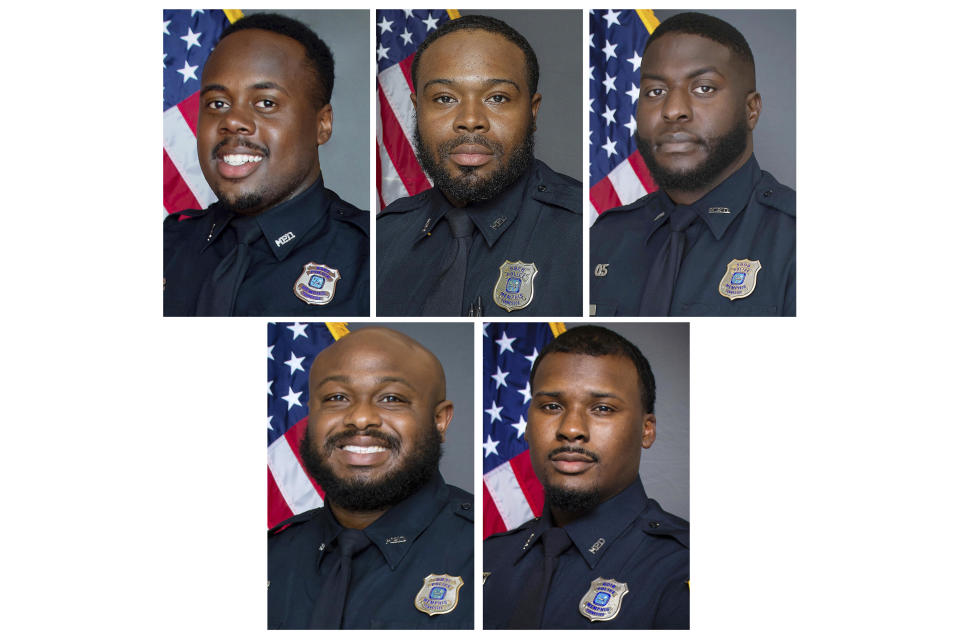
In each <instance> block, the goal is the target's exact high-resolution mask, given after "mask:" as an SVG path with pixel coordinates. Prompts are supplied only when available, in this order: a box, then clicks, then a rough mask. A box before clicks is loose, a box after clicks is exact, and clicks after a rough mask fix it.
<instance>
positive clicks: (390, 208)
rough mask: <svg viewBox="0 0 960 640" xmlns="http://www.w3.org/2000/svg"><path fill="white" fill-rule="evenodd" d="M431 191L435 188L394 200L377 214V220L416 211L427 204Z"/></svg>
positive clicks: (385, 219)
mask: <svg viewBox="0 0 960 640" xmlns="http://www.w3.org/2000/svg"><path fill="white" fill-rule="evenodd" d="M431 191H433V190H432V189H427V190H426V191H421V192H420V193H418V194H416V195H412V196H407V197H406V198H398V199H397V200H394V201H393V202H391V203H390V204H388V205H387V206H386V207H384V208H383V209H382V210H381V211H380V213H378V214H377V222H381V221H384V222H386V221H387V219H399V218H400V216H401V214H404V213H409V212H410V211H416V210H417V209H420V208H421V207H424V206H426V205H427V203H428V202H429V197H430V192H431Z"/></svg>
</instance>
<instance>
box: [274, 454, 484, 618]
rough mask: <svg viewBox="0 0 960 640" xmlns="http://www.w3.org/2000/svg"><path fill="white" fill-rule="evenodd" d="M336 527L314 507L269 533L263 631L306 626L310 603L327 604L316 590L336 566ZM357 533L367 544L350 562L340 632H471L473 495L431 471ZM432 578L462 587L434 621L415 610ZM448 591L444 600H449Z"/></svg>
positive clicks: (328, 514)
mask: <svg viewBox="0 0 960 640" xmlns="http://www.w3.org/2000/svg"><path fill="white" fill-rule="evenodd" d="M341 529H342V527H341V526H340V524H339V523H338V522H337V521H336V519H335V518H334V517H333V514H332V513H331V512H330V510H329V509H327V508H326V507H320V508H319V509H313V510H311V511H306V512H304V513H301V514H299V515H297V516H294V517H293V518H290V519H289V520H286V521H284V522H282V523H280V524H279V525H277V526H276V527H274V528H273V529H271V530H270V534H269V542H268V547H267V573H268V579H269V585H268V587H267V594H268V596H267V602H268V606H267V626H268V628H270V629H306V628H309V624H310V618H311V615H312V613H313V608H314V604H315V603H316V601H317V600H318V599H321V600H323V599H324V598H330V596H329V595H325V594H322V593H319V592H318V590H319V588H320V586H321V584H322V583H323V579H324V578H325V577H326V574H327V573H328V572H331V571H333V570H334V569H335V568H336V566H337V553H336V549H335V547H333V546H332V545H336V542H335V538H336V536H337V534H338V533H339V532H340V531H341ZM363 533H364V534H366V536H367V537H368V538H369V539H370V541H371V543H372V544H371V545H370V546H368V547H367V548H366V549H364V550H363V551H361V552H360V553H359V554H358V555H357V556H356V557H354V558H353V561H352V563H351V580H350V589H349V592H348V593H347V597H346V604H345V605H344V614H343V628H344V629H473V593H474V583H473V496H472V495H471V494H469V493H467V492H466V491H463V490H461V489H458V488H457V487H454V486H450V485H447V484H446V483H445V482H444V481H443V478H442V477H441V476H440V474H439V473H436V474H435V475H434V476H433V478H432V479H431V480H430V482H429V483H428V484H427V485H426V486H424V487H423V488H422V489H420V490H419V491H418V492H417V493H415V494H414V495H412V496H410V497H409V498H407V499H406V500H404V501H402V502H400V503H399V504H397V505H394V506H393V507H391V508H390V509H389V510H387V512H386V513H384V514H383V515H382V516H380V517H379V518H378V519H377V520H376V521H374V522H373V523H372V524H371V525H369V526H368V527H367V528H366V529H364V530H363ZM431 575H435V576H437V575H439V576H443V575H446V576H450V577H451V578H452V579H455V578H459V579H460V580H462V581H463V586H461V587H460V588H459V591H458V593H457V594H456V605H455V606H454V607H453V608H452V610H449V611H446V612H443V613H438V614H435V615H432V616H431V615H428V614H427V613H424V612H423V611H421V610H420V609H418V608H417V607H416V606H415V598H416V597H417V594H418V593H420V591H421V589H423V588H424V579H425V578H428V577H429V576H431ZM446 584H447V585H448V586H449V584H450V581H446ZM449 591H450V589H448V593H445V594H444V597H445V598H450V597H451V594H450V593H449ZM428 596H429V593H428ZM447 606H449V605H447Z"/></svg>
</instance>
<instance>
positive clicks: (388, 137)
mask: <svg viewBox="0 0 960 640" xmlns="http://www.w3.org/2000/svg"><path fill="white" fill-rule="evenodd" d="M377 96H378V97H379V99H380V121H381V123H382V127H381V129H382V131H383V146H384V147H385V148H386V150H387V155H388V156H390V160H391V161H392V162H393V166H394V167H396V169H397V173H398V174H400V180H402V181H403V186H404V187H406V189H407V193H409V194H410V195H411V196H414V195H416V194H418V193H420V192H421V191H426V190H427V189H429V188H430V182H429V181H428V180H427V177H426V176H425V175H424V174H423V170H422V169H421V168H420V163H419V162H417V156H416V154H414V152H413V148H412V147H411V146H410V143H409V142H408V141H407V137H406V136H405V135H404V134H403V129H402V128H401V127H400V122H399V121H398V120H397V116H396V114H394V113H393V109H391V108H390V103H389V102H388V101H387V96H386V95H384V93H383V88H382V87H381V86H380V85H379V84H378V85H377Z"/></svg>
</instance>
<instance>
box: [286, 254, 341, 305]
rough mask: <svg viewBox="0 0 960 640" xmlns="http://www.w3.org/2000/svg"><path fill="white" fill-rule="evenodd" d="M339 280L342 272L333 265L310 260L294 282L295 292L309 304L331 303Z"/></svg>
mask: <svg viewBox="0 0 960 640" xmlns="http://www.w3.org/2000/svg"><path fill="white" fill-rule="evenodd" d="M338 280H340V272H339V271H337V270H336V269H334V268H333V267H328V266H327V265H325V264H317V263H316V262H308V263H307V264H305V265H303V271H302V272H301V273H300V277H299V278H297V281H296V282H295V283H293V293H294V295H296V296H297V297H298V298H300V299H301V300H303V301H304V302H306V303H307V304H329V303H330V301H331V300H333V294H334V293H336V290H337V281H338Z"/></svg>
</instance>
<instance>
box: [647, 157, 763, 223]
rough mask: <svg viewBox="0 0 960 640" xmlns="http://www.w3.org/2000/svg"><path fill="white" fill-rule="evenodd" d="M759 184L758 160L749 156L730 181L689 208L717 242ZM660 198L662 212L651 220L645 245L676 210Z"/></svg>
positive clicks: (664, 196) (663, 197)
mask: <svg viewBox="0 0 960 640" xmlns="http://www.w3.org/2000/svg"><path fill="white" fill-rule="evenodd" d="M759 180H760V165H759V164H757V159H756V158H755V157H754V156H753V154H751V155H750V158H749V159H748V160H747V161H746V162H745V163H744V165H743V166H742V167H740V168H739V169H737V170H736V171H734V172H733V174H732V175H731V176H730V177H729V178H727V179H726V180H724V181H723V182H721V183H720V184H718V185H717V186H716V187H715V188H714V189H713V190H712V191H711V192H710V193H708V194H707V195H705V196H703V197H702V198H700V199H699V200H697V201H696V202H694V203H693V204H691V205H688V206H689V207H690V208H692V209H695V210H696V212H697V216H698V217H699V218H700V219H701V220H703V222H704V224H706V225H707V228H708V229H710V232H711V233H712V234H713V237H714V238H716V239H717V240H719V239H720V238H722V237H723V234H724V233H725V232H726V230H727V228H728V227H729V226H730V225H731V224H732V223H733V221H734V219H736V217H737V216H739V215H740V213H741V212H743V210H744V209H746V207H747V203H748V202H749V201H750V195H751V194H752V193H753V188H754V186H755V185H756V184H757V182H758V181H759ZM659 195H660V199H659V202H660V204H661V206H662V210H661V211H660V212H659V213H658V214H657V217H655V218H654V224H653V226H652V227H651V229H650V233H648V234H647V238H646V240H647V241H649V240H650V236H652V235H653V232H654V231H656V230H657V229H658V228H660V227H661V226H662V225H664V224H667V222H668V221H669V217H670V214H672V213H673V211H674V209H676V207H677V205H676V204H674V203H673V201H672V200H670V197H669V196H668V195H667V194H666V193H664V192H662V191H661V192H659Z"/></svg>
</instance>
